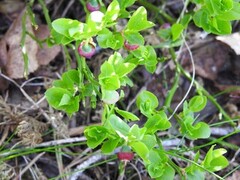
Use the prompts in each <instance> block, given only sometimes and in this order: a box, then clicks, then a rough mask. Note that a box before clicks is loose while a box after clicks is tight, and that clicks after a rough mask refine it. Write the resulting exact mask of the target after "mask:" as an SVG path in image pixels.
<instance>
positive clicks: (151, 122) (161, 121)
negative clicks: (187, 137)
mask: <svg viewBox="0 0 240 180" xmlns="http://www.w3.org/2000/svg"><path fill="white" fill-rule="evenodd" d="M144 127H146V128H147V133H149V134H154V133H155V132H156V131H161V130H166V129H168V128H170V127H171V123H170V122H169V121H168V118H167V115H166V114H165V113H164V111H160V112H159V113H157V114H154V115H153V116H152V117H150V118H148V120H147V122H146V123H145V125H144Z"/></svg>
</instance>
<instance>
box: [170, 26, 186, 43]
mask: <svg viewBox="0 0 240 180" xmlns="http://www.w3.org/2000/svg"><path fill="white" fill-rule="evenodd" d="M183 30H184V26H183V25H182V24H179V23H176V24H173V25H172V27H171V32H172V40H173V41H176V40H177V39H178V38H179V37H180V36H181V34H182V32H183Z"/></svg>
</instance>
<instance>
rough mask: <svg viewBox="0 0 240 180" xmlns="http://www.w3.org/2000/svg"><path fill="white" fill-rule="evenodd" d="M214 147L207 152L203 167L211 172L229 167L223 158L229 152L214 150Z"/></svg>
mask: <svg viewBox="0 0 240 180" xmlns="http://www.w3.org/2000/svg"><path fill="white" fill-rule="evenodd" d="M214 146H215V145H214ZM214 146H212V147H211V148H210V149H209V151H208V152H207V154H206V156H205V158H204V160H203V162H202V165H203V166H204V168H206V169H208V170H210V171H219V170H221V169H223V168H225V167H227V166H228V160H227V159H226V158H225V157H224V156H223V154H225V153H226V152H227V151H226V150H225V149H222V148H220V149H215V150H213V148H214Z"/></svg>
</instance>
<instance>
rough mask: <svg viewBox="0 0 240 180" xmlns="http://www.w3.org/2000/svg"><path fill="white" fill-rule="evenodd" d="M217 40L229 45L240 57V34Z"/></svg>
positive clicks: (221, 37) (219, 37)
mask: <svg viewBox="0 0 240 180" xmlns="http://www.w3.org/2000/svg"><path fill="white" fill-rule="evenodd" d="M216 39H217V40H219V41H222V42H224V43H226V44H227V45H229V46H230V47H231V48H232V49H233V50H234V51H235V53H236V54H237V55H240V33H233V34H230V35H226V36H217V37H216Z"/></svg>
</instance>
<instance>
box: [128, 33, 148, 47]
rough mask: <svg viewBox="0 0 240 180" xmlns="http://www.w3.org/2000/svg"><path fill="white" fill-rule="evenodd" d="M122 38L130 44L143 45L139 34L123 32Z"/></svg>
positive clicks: (142, 39)
mask: <svg viewBox="0 0 240 180" xmlns="http://www.w3.org/2000/svg"><path fill="white" fill-rule="evenodd" d="M124 37H125V39H126V40H127V41H128V42H129V43H130V44H138V45H144V38H143V36H142V35H141V34H140V33H139V32H132V31H130V32H124Z"/></svg>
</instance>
